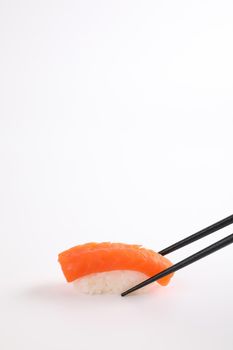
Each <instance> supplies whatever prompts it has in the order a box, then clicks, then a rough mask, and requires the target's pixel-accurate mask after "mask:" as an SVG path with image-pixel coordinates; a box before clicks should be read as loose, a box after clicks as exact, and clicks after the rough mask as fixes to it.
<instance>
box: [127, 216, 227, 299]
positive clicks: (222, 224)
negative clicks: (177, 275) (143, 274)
mask: <svg viewBox="0 0 233 350" xmlns="http://www.w3.org/2000/svg"><path fill="white" fill-rule="evenodd" d="M232 223H233V215H230V216H228V217H227V218H225V219H223V220H221V221H218V222H216V223H215V224H213V225H211V226H208V227H206V228H204V229H203V230H201V231H198V232H196V233H194V234H193V235H191V236H188V237H187V238H185V239H183V240H181V241H179V242H177V243H175V244H173V245H171V246H169V247H167V248H165V249H163V250H161V251H160V252H159V254H161V255H166V254H168V253H171V252H174V251H175V250H177V249H180V248H182V247H184V246H186V245H188V244H190V243H192V242H194V241H197V240H198V239H201V238H203V237H205V236H207V235H209V234H211V233H213V232H215V231H218V230H220V229H221V228H223V227H226V226H228V225H230V224H232ZM231 243H233V234H231V235H229V236H227V237H225V238H223V239H221V240H220V241H218V242H216V243H214V244H211V245H210V246H209V247H207V248H204V249H202V250H200V251H199V252H197V253H195V254H193V255H191V256H189V257H188V258H186V259H184V260H181V261H180V262H178V263H177V264H175V265H172V266H171V267H169V268H168V269H166V270H164V271H161V272H160V273H158V274H156V275H154V276H152V277H150V278H148V279H147V280H145V281H143V282H141V283H139V284H137V285H136V286H134V287H132V288H130V289H128V290H126V291H125V292H123V293H122V294H121V296H122V297H123V296H125V295H127V294H129V293H132V292H134V291H136V290H138V289H140V288H143V287H145V286H147V285H148V284H150V283H152V282H155V281H157V280H159V279H160V278H162V277H165V276H167V275H169V274H170V273H172V272H175V271H178V270H180V269H182V268H183V267H185V266H188V265H190V264H192V263H194V262H195V261H197V260H200V259H202V258H204V257H205V256H207V255H210V254H212V253H214V252H216V251H217V250H219V249H222V248H224V247H226V246H227V245H229V244H231Z"/></svg>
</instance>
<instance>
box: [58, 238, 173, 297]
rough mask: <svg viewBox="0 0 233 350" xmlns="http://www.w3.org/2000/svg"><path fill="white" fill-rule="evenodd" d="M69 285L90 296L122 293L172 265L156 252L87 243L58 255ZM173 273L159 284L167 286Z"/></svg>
mask: <svg viewBox="0 0 233 350" xmlns="http://www.w3.org/2000/svg"><path fill="white" fill-rule="evenodd" d="M58 261H59V263H60V264H61V268H62V271H63V273H64V275H65V278H66V280H67V282H74V284H75V286H76V287H77V288H78V290H79V291H81V292H84V293H89V294H101V293H121V292H123V291H124V290H126V289H129V288H131V287H132V286H134V285H136V284H138V283H140V282H142V281H144V280H145V279H147V278H149V277H151V276H153V275H155V274H157V273H159V272H161V271H163V270H165V269H167V268H168V267H170V266H171V265H172V263H171V262H170V261H169V260H168V259H167V258H165V257H164V256H162V255H160V254H159V253H156V252H154V251H153V250H150V249H146V248H143V247H142V246H140V245H131V244H125V243H110V242H103V243H86V244H82V245H77V246H75V247H73V248H70V249H68V250H66V251H64V252H62V253H60V254H59V255H58ZM171 277H172V274H170V275H168V276H166V277H163V278H161V279H160V280H158V283H159V284H160V285H162V286H166V285H167V284H168V283H169V281H170V279H171Z"/></svg>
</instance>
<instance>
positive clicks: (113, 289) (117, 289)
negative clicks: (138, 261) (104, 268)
mask: <svg viewBox="0 0 233 350" xmlns="http://www.w3.org/2000/svg"><path fill="white" fill-rule="evenodd" d="M147 278H148V276H146V275H145V274H144V273H141V272H138V271H131V270H116V271H109V272H100V273H93V274H90V275H87V276H85V277H81V278H78V279H77V280H75V281H74V282H73V284H74V287H75V288H76V290H77V291H78V292H79V293H85V294H103V293H108V294H120V293H122V292H123V291H125V290H127V289H129V288H131V287H133V286H135V285H136V284H138V283H140V282H142V281H144V280H145V279H147ZM148 289H149V286H147V287H145V288H142V289H140V290H139V291H140V292H145V291H148Z"/></svg>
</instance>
